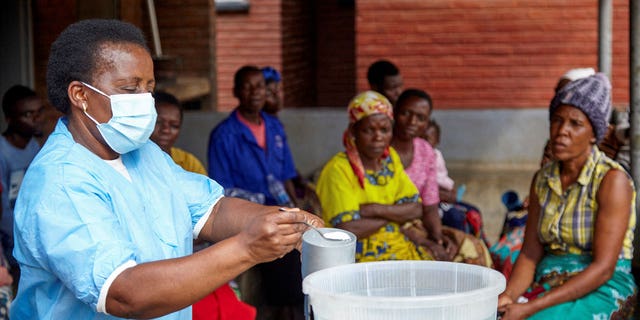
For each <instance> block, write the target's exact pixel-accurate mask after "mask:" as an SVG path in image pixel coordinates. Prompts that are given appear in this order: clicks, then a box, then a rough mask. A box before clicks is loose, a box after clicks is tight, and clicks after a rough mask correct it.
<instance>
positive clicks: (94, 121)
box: [82, 101, 100, 126]
mask: <svg viewBox="0 0 640 320" xmlns="http://www.w3.org/2000/svg"><path fill="white" fill-rule="evenodd" d="M82 111H83V112H84V114H85V115H86V116H87V117H89V119H91V121H93V123H95V124H96V126H97V125H99V124H100V123H99V122H98V121H96V119H94V118H93V117H92V116H91V115H89V113H87V102H86V101H83V102H82Z"/></svg>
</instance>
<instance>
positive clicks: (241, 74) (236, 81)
mask: <svg viewBox="0 0 640 320" xmlns="http://www.w3.org/2000/svg"><path fill="white" fill-rule="evenodd" d="M254 72H258V73H260V74H262V69H260V68H258V67H256V66H252V65H247V66H243V67H241V68H240V69H238V71H236V74H235V75H234V76H233V92H234V93H235V92H236V90H238V89H240V87H242V81H244V78H245V77H246V76H247V75H248V74H250V73H254Z"/></svg>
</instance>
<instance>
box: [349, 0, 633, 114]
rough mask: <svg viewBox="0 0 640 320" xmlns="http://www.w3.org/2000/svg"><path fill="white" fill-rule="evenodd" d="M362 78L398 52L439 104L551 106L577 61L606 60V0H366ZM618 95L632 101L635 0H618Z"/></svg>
mask: <svg viewBox="0 0 640 320" xmlns="http://www.w3.org/2000/svg"><path fill="white" fill-rule="evenodd" d="M356 8H357V9H356V10H357V11H356V15H357V16H356V61H357V79H358V80H357V87H358V88H359V89H360V90H363V89H366V88H368V84H367V82H366V70H367V68H368V66H369V64H371V63H372V62H373V61H375V60H377V59H379V58H388V59H391V60H392V61H393V62H395V63H396V64H397V65H398V66H399V67H400V69H401V72H402V74H403V76H404V79H405V87H417V88H422V89H426V90H427V91H429V92H430V93H431V95H432V96H433V98H434V104H435V106H436V108H442V109H450V108H469V109H474V108H525V107H546V106H547V105H548V102H549V99H550V98H551V96H552V94H553V88H554V86H555V83H556V81H557V78H558V77H559V76H560V75H562V74H563V73H564V72H565V71H566V70H567V69H570V68H575V67H586V66H593V67H597V49H598V48H597V35H598V32H597V26H598V1H595V0H572V1H544V0H536V1H511V0H508V1H507V0H495V1H476V0H433V1H421V0H403V1H387V0H367V1H358V2H357V6H356ZM614 8H615V9H614V31H613V35H614V37H613V38H614V44H613V53H614V56H613V63H614V67H613V75H612V77H613V79H614V80H613V86H614V103H625V102H628V99H629V98H628V86H629V84H628V60H629V59H628V40H627V39H628V23H629V22H628V21H629V20H628V1H623V0H615V1H614Z"/></svg>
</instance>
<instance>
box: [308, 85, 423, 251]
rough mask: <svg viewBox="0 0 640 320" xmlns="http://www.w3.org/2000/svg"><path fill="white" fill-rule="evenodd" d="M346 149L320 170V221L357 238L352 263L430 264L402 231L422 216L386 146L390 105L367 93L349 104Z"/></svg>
mask: <svg viewBox="0 0 640 320" xmlns="http://www.w3.org/2000/svg"><path fill="white" fill-rule="evenodd" d="M348 114H349V127H348V129H347V130H346V131H345V134H344V140H343V141H344V144H345V148H346V151H345V152H340V153H338V154H337V155H335V156H334V157H333V158H332V159H331V160H330V161H329V162H328V163H327V164H326V165H325V167H324V168H323V170H322V172H321V174H320V177H319V179H318V185H317V192H318V197H319V199H320V203H321V204H322V214H323V218H324V220H325V221H326V222H327V223H328V224H329V225H331V226H333V227H337V228H342V229H345V230H349V231H351V232H353V233H354V234H355V235H356V236H357V237H358V244H357V246H356V260H357V261H358V262H364V261H380V260H433V259H434V257H433V256H432V254H431V253H430V252H429V250H427V249H426V248H425V247H422V246H417V245H415V244H414V243H413V242H411V241H410V240H409V239H408V238H407V237H405V236H404V234H403V233H402V232H401V226H403V225H405V224H407V223H409V225H411V223H412V222H413V221H414V220H415V219H420V218H421V217H422V204H421V203H420V197H419V194H418V190H417V188H416V186H415V185H414V184H413V183H412V182H411V180H410V179H409V176H407V174H406V173H405V172H404V168H403V166H402V163H401V161H400V157H399V156H398V154H397V153H396V152H395V150H393V149H392V148H390V147H389V145H390V143H391V137H392V132H393V112H392V110H391V104H390V103H389V101H388V100H387V99H386V98H385V97H384V96H382V95H381V94H379V93H377V92H373V91H366V92H363V93H361V94H359V95H357V96H356V97H355V98H353V99H352V100H351V102H350V103H349V107H348Z"/></svg>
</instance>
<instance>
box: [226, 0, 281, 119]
mask: <svg viewBox="0 0 640 320" xmlns="http://www.w3.org/2000/svg"><path fill="white" fill-rule="evenodd" d="M250 5H251V7H250V8H249V12H239V13H229V12H225V13H217V17H216V30H217V38H216V53H215V58H216V67H217V70H218V74H217V82H218V83H217V90H218V92H217V94H218V103H217V107H216V110H219V111H229V110H232V109H233V108H235V107H236V106H237V103H238V101H237V100H236V98H234V97H233V92H232V89H233V75H234V74H235V72H236V70H238V69H239V68H240V67H242V66H243V65H247V64H250V65H257V66H258V67H263V66H266V65H269V66H273V67H274V68H276V69H278V70H279V71H281V72H282V46H281V42H282V32H281V30H282V22H281V12H282V7H281V1H280V0H261V1H251V2H250ZM284 77H285V79H284V80H283V81H285V82H286V81H288V76H286V75H284ZM285 99H286V97H285Z"/></svg>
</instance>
